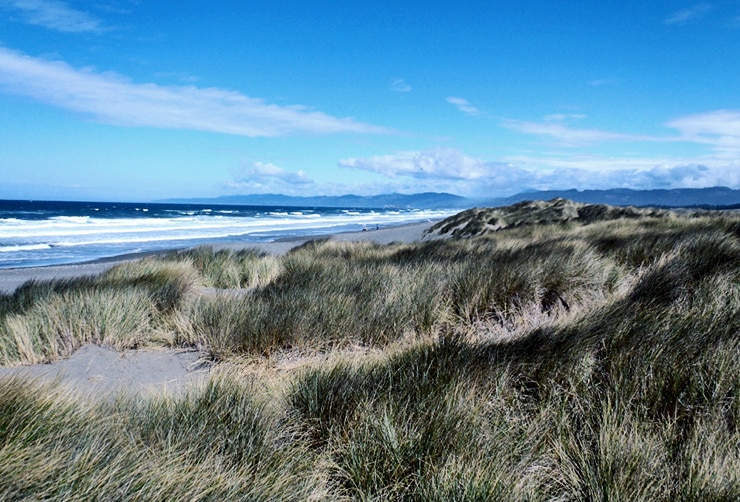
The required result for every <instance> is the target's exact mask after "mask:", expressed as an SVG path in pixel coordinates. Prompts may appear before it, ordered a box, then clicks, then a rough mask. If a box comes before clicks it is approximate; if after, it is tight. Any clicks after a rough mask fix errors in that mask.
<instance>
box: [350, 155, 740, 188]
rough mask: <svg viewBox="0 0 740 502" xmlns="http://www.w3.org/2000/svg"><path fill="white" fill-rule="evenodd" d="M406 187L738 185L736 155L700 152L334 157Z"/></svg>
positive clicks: (697, 186)
mask: <svg viewBox="0 0 740 502" xmlns="http://www.w3.org/2000/svg"><path fill="white" fill-rule="evenodd" d="M339 165H340V166H341V167H344V168H353V169H362V170H365V171H370V172H373V173H377V174H380V175H382V176H384V177H385V178H387V179H389V180H393V183H394V184H395V185H397V186H399V187H402V189H406V188H407V189H408V190H409V191H417V192H418V191H425V190H429V191H446V192H452V193H457V194H460V195H465V196H474V197H501V196H507V195H513V194H515V193H518V192H523V191H527V190H563V189H572V188H578V189H608V188H632V189H650V188H682V187H684V188H699V187H706V186H720V185H723V186H730V187H733V188H737V187H740V161H739V160H732V161H729V160H727V159H722V158H718V157H712V158H710V157H705V158H695V159H691V158H688V159H681V158H670V157H665V158H632V157H601V156H594V155H589V156H586V155H567V156H549V157H548V156H539V157H538V156H529V157H526V156H517V157H507V158H503V159H498V160H495V161H487V160H482V159H476V158H473V157H470V156H468V155H465V154H464V153H462V152H460V151H458V150H453V149H448V148H440V149H433V150H428V151H424V152H400V153H397V154H393V155H382V156H375V157H370V158H366V159H345V160H341V161H339Z"/></svg>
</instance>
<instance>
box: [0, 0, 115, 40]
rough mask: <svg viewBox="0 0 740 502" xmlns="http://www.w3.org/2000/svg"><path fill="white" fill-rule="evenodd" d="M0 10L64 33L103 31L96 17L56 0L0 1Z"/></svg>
mask: <svg viewBox="0 0 740 502" xmlns="http://www.w3.org/2000/svg"><path fill="white" fill-rule="evenodd" d="M0 8H3V9H5V10H7V11H10V12H13V13H15V14H16V15H17V16H18V20H19V21H21V22H24V23H27V24H32V25H35V26H42V27H44V28H48V29H50V30H56V31H61V32H65V33H82V32H92V33H99V32H102V31H104V27H103V23H102V21H101V20H100V19H98V18H97V17H95V16H93V15H91V14H88V13H87V12H83V11H80V10H77V9H74V8H72V7H70V6H69V5H68V4H67V3H65V2H61V1H58V0H0Z"/></svg>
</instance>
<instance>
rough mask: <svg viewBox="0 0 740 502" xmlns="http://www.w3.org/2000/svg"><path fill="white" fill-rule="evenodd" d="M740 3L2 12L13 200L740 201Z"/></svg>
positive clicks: (1, 167)
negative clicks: (418, 197) (517, 196)
mask: <svg viewBox="0 0 740 502" xmlns="http://www.w3.org/2000/svg"><path fill="white" fill-rule="evenodd" d="M738 61H740V0H716V1H708V2H699V3H692V2H680V1H675V2H674V1H652V2H636V1H631V0H627V1H624V0H623V1H619V2H616V1H583V2H552V1H539V0H523V1H522V0H520V1H490V0H489V1H462V2H440V1H434V0H432V1H427V2H418V1H407V0H394V1H385V0H379V1H376V2H346V1H322V0H319V1H314V2H288V1H282V0H270V1H263V0H254V1H249V2H244V1H220V2H202V1H200V2H195V1H189V0H182V1H179V2H168V1H162V0H160V1H156V2H154V1H141V0H89V1H87V0H78V1H71V0H68V1H64V0H0V198H36V199H64V200H69V199H83V200H134V201H139V200H152V199H160V198H167V197H208V196H217V195H222V194H237V193H240V194H248V193H286V194H292V195H338V194H345V193H357V194H365V195H368V194H377V193H385V192H402V193H414V192H422V191H445V192H452V193H456V194H459V195H464V196H471V197H481V196H505V195H510V194H514V193H517V192H520V191H524V190H531V189H567V188H578V189H600V188H633V189H647V188H678V187H704V186H717V185H723V186H729V187H732V188H740V92H738V89H740V64H738Z"/></svg>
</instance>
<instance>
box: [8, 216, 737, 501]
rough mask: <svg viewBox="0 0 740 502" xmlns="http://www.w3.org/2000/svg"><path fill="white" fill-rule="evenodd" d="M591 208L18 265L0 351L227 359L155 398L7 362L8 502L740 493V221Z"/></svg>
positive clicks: (28, 357) (25, 357) (24, 357)
mask: <svg viewBox="0 0 740 502" xmlns="http://www.w3.org/2000/svg"><path fill="white" fill-rule="evenodd" d="M540 209H541V208H540ZM565 209H567V208H565ZM521 210H522V208H518V209H517V211H520V212H521ZM578 211H581V209H580V208H579V209H578ZM579 214H580V213H579ZM589 214H591V216H589V217H588V218H587V221H586V223H588V224H585V225H583V224H580V223H579V224H575V223H572V222H571V223H566V224H562V223H560V222H556V223H549V224H545V223H540V224H538V225H524V224H517V225H512V226H511V228H508V229H505V230H499V231H497V232H494V233H486V234H485V235H481V236H478V237H471V238H466V239H448V240H440V241H431V242H425V243H419V244H413V245H400V244H398V245H389V246H379V245H373V244H367V243H359V244H338V243H333V242H314V243H310V244H308V245H306V246H303V247H302V248H300V249H297V250H294V251H293V252H291V253H289V254H288V255H286V256H284V257H280V258H276V257H269V256H264V255H259V254H254V253H245V254H243V255H240V254H238V253H221V254H219V253H215V252H213V251H211V250H208V249H205V248H202V249H198V250H195V251H193V252H191V253H188V254H176V255H171V256H167V257H164V258H161V259H159V260H146V261H144V262H141V263H139V264H130V265H127V266H126V267H125V268H119V269H115V270H113V271H111V272H110V273H108V274H106V275H104V276H101V277H97V278H83V279H79V280H75V281H64V282H57V283H43V284H28V285H26V286H24V287H23V288H21V289H20V290H19V291H17V292H16V294H15V295H9V296H6V297H3V298H0V354H2V357H3V361H4V364H17V363H19V362H28V361H35V360H50V359H53V358H54V357H63V356H64V355H66V354H68V353H69V352H70V351H72V350H74V349H75V348H76V347H77V346H79V344H81V343H85V342H87V341H94V342H96V343H105V344H109V345H114V346H119V347H130V346H137V345H142V344H162V343H165V344H185V345H191V346H198V347H201V348H202V349H204V350H206V351H209V352H210V353H211V354H212V356H213V357H214V359H217V360H220V361H223V362H222V363H221V365H219V368H220V369H218V370H217V371H216V372H215V373H214V377H213V379H212V380H211V381H210V382H209V383H207V384H205V385H204V386H202V387H199V388H196V389H193V390H192V391H191V392H190V393H188V394H186V395H184V396H181V397H179V398H157V397H154V398H149V399H147V400H144V401H142V402H135V401H132V400H130V399H127V398H125V397H120V398H119V399H118V400H117V401H116V402H115V403H114V404H101V403H94V402H91V401H85V400H82V399H81V398H79V397H76V396H75V394H74V393H72V392H71V391H68V390H64V389H62V388H60V387H58V386H53V385H51V384H41V383H39V382H35V383H31V384H28V383H23V384H21V383H20V382H18V381H16V380H13V379H7V378H6V379H3V380H0V498H2V499H3V500H25V499H47V500H83V499H84V500H89V499H96V498H97V499H122V500H142V499H147V500H149V499H151V500H171V499H199V500H211V499H214V500H221V499H234V498H237V499H249V500H275V499H277V500H281V499H282V500H310V499H314V500H380V499H385V500H439V501H442V500H646V501H647V500H650V501H652V500H737V499H739V498H740V475H738V472H740V446H739V445H740V396H738V389H740V218H738V216H737V215H733V214H725V215H714V216H711V215H689V216H677V215H673V214H652V215H648V217H646V218H631V217H630V218H627V219H625V218H622V219H616V220H610V219H609V218H611V217H612V216H613V214H614V212H613V211H610V210H606V211H603V212H601V213H600V212H598V211H595V210H592V213H589ZM604 215H606V216H604ZM602 216H603V217H604V218H606V219H604V218H602ZM623 216H624V215H623ZM627 216H629V215H627ZM533 218H534V219H536V220H541V219H542V217H541V214H540V213H537V212H535V213H533ZM461 221H462V220H460V218H458V219H457V220H450V222H448V223H449V224H452V225H453V226H458V227H459V226H460V224H461ZM581 223H583V222H581ZM460 228H462V227H460ZM471 228H472V227H471ZM483 230H484V229H481V231H483ZM202 286H208V287H217V288H221V287H227V286H228V287H239V288H244V289H245V292H244V293H243V294H241V295H239V296H234V295H216V296H206V297H201V296H199V294H198V288H199V287H202Z"/></svg>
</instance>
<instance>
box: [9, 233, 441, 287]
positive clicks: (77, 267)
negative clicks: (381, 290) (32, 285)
mask: <svg viewBox="0 0 740 502" xmlns="http://www.w3.org/2000/svg"><path fill="white" fill-rule="evenodd" d="M437 221H439V220H435V221H426V222H415V223H405V224H399V225H392V226H387V227H382V228H380V229H377V230H375V229H369V230H367V231H365V230H362V231H356V232H342V233H335V234H326V235H310V236H293V237H284V238H281V239H277V240H275V241H272V242H242V241H234V242H217V243H207V242H206V243H203V244H199V245H198V246H211V247H213V248H214V249H215V250H222V249H228V250H233V251H238V250H241V249H257V250H260V251H264V252H266V253H269V254H274V255H283V254H285V253H287V252H288V251H290V250H291V249H293V248H295V247H298V246H300V245H302V244H304V243H306V242H309V241H313V240H321V239H331V240H337V241H343V242H360V241H371V242H375V243H378V244H390V243H392V242H405V243H410V242H415V241H419V240H421V239H422V238H423V237H424V232H425V231H426V230H427V229H428V228H430V227H431V226H432V225H434V224H435V223H436V222H437ZM198 246H193V247H198ZM184 249H190V248H173V249H167V250H161V251H144V252H140V253H129V254H123V255H119V256H111V257H106V258H100V259H97V260H92V261H86V262H81V263H70V264H64V265H45V266H40V267H21V268H6V269H0V294H13V292H14V291H15V290H16V289H17V288H18V287H19V286H21V285H22V284H23V283H25V282H27V281H29V280H32V279H33V280H38V281H48V280H55V279H71V278H75V277H84V276H93V275H99V274H102V273H103V272H106V271H107V270H108V269H110V268H112V267H114V266H116V265H118V264H120V263H125V262H128V261H135V260H140V259H143V258H146V257H149V256H158V255H163V254H167V253H170V252H172V251H178V250H184Z"/></svg>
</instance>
